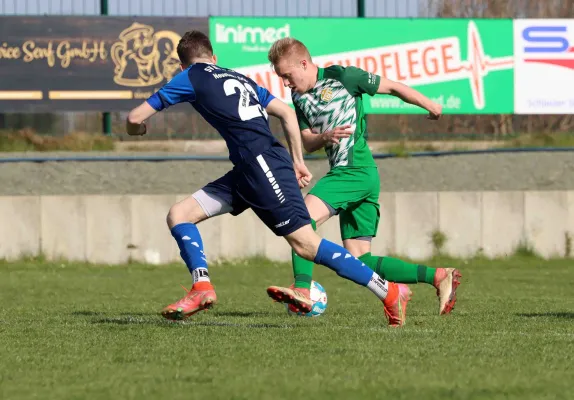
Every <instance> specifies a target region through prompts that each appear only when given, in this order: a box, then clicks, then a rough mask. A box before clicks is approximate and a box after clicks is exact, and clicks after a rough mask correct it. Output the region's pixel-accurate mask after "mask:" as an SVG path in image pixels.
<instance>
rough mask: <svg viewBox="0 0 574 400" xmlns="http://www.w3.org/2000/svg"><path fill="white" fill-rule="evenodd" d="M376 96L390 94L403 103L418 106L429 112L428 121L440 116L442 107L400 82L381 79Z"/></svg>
mask: <svg viewBox="0 0 574 400" xmlns="http://www.w3.org/2000/svg"><path fill="white" fill-rule="evenodd" d="M377 93H378V94H390V95H392V96H395V97H398V98H400V99H401V100H403V101H404V102H405V103H409V104H413V105H415V106H419V107H421V108H423V109H425V110H427V111H428V112H429V116H428V117H429V119H435V120H436V119H439V118H440V116H441V114H442V106H441V105H440V104H438V103H435V102H434V101H432V100H431V99H429V98H428V97H426V96H425V95H424V94H422V93H421V92H419V91H418V90H415V89H413V88H411V87H409V86H407V85H405V84H402V83H400V82H395V81H392V80H390V79H386V78H383V77H381V78H380V83H379V86H378V88H377Z"/></svg>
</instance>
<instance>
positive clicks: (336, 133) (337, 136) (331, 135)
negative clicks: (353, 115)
mask: <svg viewBox="0 0 574 400" xmlns="http://www.w3.org/2000/svg"><path fill="white" fill-rule="evenodd" d="M352 134H353V131H352V130H351V125H341V126H337V127H336V128H335V129H333V130H332V131H327V132H323V138H324V139H325V142H326V143H332V144H339V143H340V142H341V139H346V138H348V137H350V136H351V135H352Z"/></svg>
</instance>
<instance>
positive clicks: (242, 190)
mask: <svg viewBox="0 0 574 400" xmlns="http://www.w3.org/2000/svg"><path fill="white" fill-rule="evenodd" d="M203 190H204V191H205V192H206V193H208V194H212V195H214V196H217V197H219V198H220V199H222V200H223V201H225V202H226V203H227V204H229V205H230V206H231V208H232V211H231V212H230V214H231V215H239V214H241V213H242V212H243V211H245V210H246V209H248V208H251V209H252V210H253V212H255V214H256V215H257V216H258V217H259V219H261V221H263V223H264V224H265V225H267V227H268V228H269V229H271V230H272V231H273V233H275V234H276V235H277V236H285V235H289V234H290V233H292V232H294V231H296V230H297V229H299V228H301V227H303V226H305V225H308V224H310V223H311V217H310V215H309V211H308V210H307V206H306V205H305V201H304V200H303V195H302V194H301V189H300V188H299V183H298V182H297V178H296V177H295V171H293V162H292V160H291V157H290V156H289V153H288V152H287V150H286V149H285V148H284V147H283V146H274V147H272V148H270V149H268V150H266V151H264V152H263V153H262V154H260V155H259V156H257V157H256V158H255V159H254V160H252V161H251V162H248V163H245V164H238V165H236V166H235V167H234V168H233V169H232V170H231V171H229V172H228V173H227V174H225V175H224V176H222V177H221V178H219V179H217V180H215V181H213V182H211V183H209V184H207V185H206V186H205V187H204V188H203Z"/></svg>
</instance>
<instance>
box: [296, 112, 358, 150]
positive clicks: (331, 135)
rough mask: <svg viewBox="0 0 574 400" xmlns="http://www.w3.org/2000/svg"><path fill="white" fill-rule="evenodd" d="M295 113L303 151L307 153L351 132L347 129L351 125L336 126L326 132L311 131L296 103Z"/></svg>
mask: <svg viewBox="0 0 574 400" xmlns="http://www.w3.org/2000/svg"><path fill="white" fill-rule="evenodd" d="M295 114H296V115H297V122H298V124H299V129H300V130H301V141H302V142H303V147H304V148H305V151H307V152H308V153H313V152H315V151H317V150H320V149H322V148H323V147H325V146H326V145H328V144H330V143H331V144H339V140H340V139H343V138H347V137H349V136H351V134H352V133H353V132H352V131H350V130H348V129H349V128H350V127H351V125H343V126H338V127H336V128H335V129H333V130H332V131H328V132H322V133H319V132H313V130H312V129H311V127H310V125H311V124H309V121H308V120H307V117H305V114H303V111H301V109H300V108H299V107H297V105H295Z"/></svg>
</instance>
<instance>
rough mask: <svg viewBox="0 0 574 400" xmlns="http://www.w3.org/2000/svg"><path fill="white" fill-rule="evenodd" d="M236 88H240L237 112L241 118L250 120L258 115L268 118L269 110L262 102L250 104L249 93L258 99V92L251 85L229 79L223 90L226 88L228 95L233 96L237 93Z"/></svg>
mask: <svg viewBox="0 0 574 400" xmlns="http://www.w3.org/2000/svg"><path fill="white" fill-rule="evenodd" d="M235 89H239V104H238V106H237V112H238V113H239V118H241V120H242V121H249V120H250V119H253V118H257V117H264V118H265V119H267V112H266V111H265V109H264V108H263V107H261V104H256V105H253V106H250V105H249V94H250V93H251V94H252V95H253V97H255V99H258V97H257V93H256V92H255V90H253V87H251V85H249V84H247V85H244V84H242V83H241V82H239V81H238V80H236V79H228V80H226V81H225V83H224V84H223V90H225V95H226V96H231V95H234V94H235V93H236V91H235Z"/></svg>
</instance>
